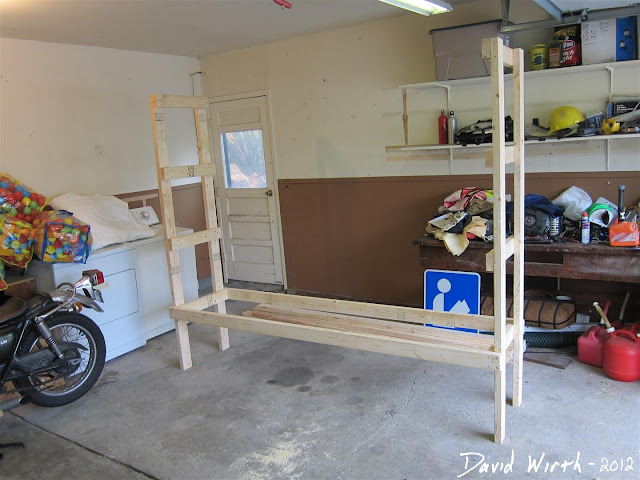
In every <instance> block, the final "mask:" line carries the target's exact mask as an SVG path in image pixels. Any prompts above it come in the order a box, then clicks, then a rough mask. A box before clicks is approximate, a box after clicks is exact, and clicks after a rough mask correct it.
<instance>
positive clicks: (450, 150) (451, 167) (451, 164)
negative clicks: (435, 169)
mask: <svg viewBox="0 0 640 480" xmlns="http://www.w3.org/2000/svg"><path fill="white" fill-rule="evenodd" d="M449 175H453V148H450V149H449Z"/></svg>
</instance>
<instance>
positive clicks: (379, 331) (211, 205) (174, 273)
mask: <svg viewBox="0 0 640 480" xmlns="http://www.w3.org/2000/svg"><path fill="white" fill-rule="evenodd" d="M483 55H486V56H488V57H490V58H491V64H492V70H491V71H492V77H491V79H492V95H493V100H492V111H493V121H494V125H495V127H494V130H495V135H494V139H498V140H496V143H494V144H493V149H492V152H491V154H490V155H487V161H489V160H490V161H491V165H492V167H493V178H494V186H493V189H494V218H495V219H496V221H495V223H494V238H496V239H497V240H496V242H495V244H494V249H493V250H492V251H491V252H490V256H488V258H489V260H490V261H491V262H492V267H493V271H494V289H495V294H494V295H495V301H494V308H495V311H494V315H492V316H488V315H462V314H457V313H450V312H434V311H430V310H424V309H419V308H409V307H401V306H392V305H381V304H374V303H364V302H354V301H345V300H335V299H327V298H316V297H305V296H297V295H289V294H282V293H271V292H262V291H254V290H242V289H234V288H224V286H223V284H222V278H223V277H222V263H221V261H220V243H219V242H220V230H219V228H218V225H217V217H216V204H215V197H214V191H213V172H214V171H215V169H214V168H212V166H210V165H209V164H211V155H210V150H209V137H208V127H207V120H208V118H209V112H208V107H207V106H208V100H207V99H206V97H179V96H156V95H152V96H151V97H150V104H151V121H152V126H153V140H154V147H155V153H156V164H157V167H158V185H159V190H160V203H161V211H162V219H163V224H164V228H165V233H166V237H167V240H166V242H165V246H166V250H167V258H168V259H169V262H168V263H169V267H168V268H169V276H170V278H171V282H170V285H171V290H172V295H173V304H174V306H173V307H171V308H170V309H169V313H170V316H171V318H173V319H174V321H175V322H176V334H177V339H178V353H179V357H180V367H181V368H182V369H187V368H189V367H191V365H192V360H191V351H190V347H189V335H188V323H189V322H193V323H199V324H205V325H211V326H215V327H217V328H218V338H219V344H220V348H221V349H225V348H227V347H228V346H229V337H228V329H229V328H231V329H234V330H240V331H246V332H253V333H260V334H264V335H273V336H278V337H283V338H290V339H296V340H305V341H309V342H315V343H322V344H327V345H335V346H341V347H347V348H354V349H359V350H366V351H371V352H379V353H386V354H391V355H397V356H403V357H409V358H418V359H422V360H428V361H436V362H444V363H451V364H455V365H463V366H468V367H475V368H482V369H487V370H492V371H493V372H494V405H495V411H494V418H495V425H494V439H495V441H496V442H498V443H501V442H502V441H503V439H504V436H505V405H506V368H507V363H509V362H512V363H513V380H514V388H513V405H515V406H519V405H520V403H521V400H522V362H523V333H524V321H523V317H522V313H523V300H524V299H523V290H522V288H523V283H524V277H523V273H524V268H523V264H524V251H523V244H524V242H523V240H524V239H523V234H524V228H523V225H522V222H517V223H516V229H515V230H516V231H515V233H514V236H513V237H512V238H511V239H509V241H508V242H507V241H506V239H505V235H504V228H505V226H506V219H505V175H506V160H505V157H506V153H505V152H506V147H505V142H504V135H503V132H504V69H503V68H502V67H503V64H504V63H505V59H506V62H507V63H509V64H510V65H513V67H514V72H515V73H514V75H513V79H514V104H515V105H516V111H515V115H514V117H515V118H514V135H515V142H514V145H513V147H510V149H509V151H510V155H509V157H510V158H509V161H511V162H512V163H513V164H514V171H515V174H514V203H515V214H516V218H521V219H524V100H523V99H524V85H523V66H524V54H523V52H522V50H512V49H509V48H507V47H504V46H503V45H502V40H501V39H499V38H495V39H491V40H490V41H489V40H487V41H484V42H483ZM174 107H176V108H193V110H194V114H195V119H196V122H195V125H196V135H197V139H198V152H199V159H200V165H194V166H190V167H187V168H184V167H179V168H177V167H169V162H168V156H167V145H166V133H165V125H164V112H163V109H164V108H174ZM202 165H207V166H206V167H203V166H202ZM181 175H184V176H188V177H192V176H198V175H202V184H203V196H204V203H205V212H206V215H207V229H206V230H204V231H203V232H196V233H195V234H192V235H190V236H188V237H181V238H185V240H183V241H180V240H178V239H177V238H176V227H175V214H174V208H173V197H172V195H171V185H170V179H175V178H178V177H179V176H181ZM197 243H208V244H209V248H210V254H211V255H210V256H211V272H212V277H213V285H214V291H213V293H211V294H209V295H205V296H203V297H200V298H198V299H197V300H195V301H193V302H190V303H188V304H185V303H184V295H183V292H182V285H181V277H180V260H179V256H178V250H177V249H179V248H182V247H184V246H187V245H194V244H197ZM488 255H489V254H488ZM510 255H513V256H514V258H515V261H514V264H515V266H514V270H515V272H514V318H513V319H509V318H507V316H506V268H507V267H506V261H507V259H508V257H509V256H510ZM229 300H237V301H244V302H250V303H253V304H258V306H257V307H255V308H254V309H253V310H251V311H250V312H245V313H244V314H243V315H242V316H240V315H230V314H227V313H226V302H227V301H229ZM425 323H429V324H434V325H439V326H445V327H456V328H459V327H460V328H471V329H477V330H481V331H490V332H493V336H489V335H485V334H481V333H468V332H463V331H459V330H446V329H439V328H435V327H426V326H424V324H425Z"/></svg>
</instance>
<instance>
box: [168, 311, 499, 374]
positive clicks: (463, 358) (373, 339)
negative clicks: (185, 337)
mask: <svg viewBox="0 0 640 480" xmlns="http://www.w3.org/2000/svg"><path fill="white" fill-rule="evenodd" d="M170 313H171V316H172V317H173V318H174V319H179V320H181V321H185V322H194V323H200V324H204V325H215V326H218V327H227V328H233V329H234V330H240V331H244V332H253V333H259V334H262V335H273V336H276V337H283V338H290V339H294V340H305V341H308V342H314V343H323V344H326V345H335V346H338V347H348V348H354V349H356V350H367V351H370V352H378V353H387V354H391V355H398V356H401V357H409V358H417V359H420V360H429V361H437V362H444V363H451V364H454V365H463V366H469V367H476V368H483V369H488V370H494V369H496V368H498V365H499V362H500V355H499V354H498V353H496V352H491V351H487V350H485V349H484V348H481V349H479V348H475V347H473V346H460V345H453V344H451V345H442V344H436V343H430V342H428V341H415V340H407V339H402V338H393V337H387V336H385V335H378V334H372V333H360V332H353V331H339V330H336V329H333V328H328V327H316V326H311V325H295V324H289V323H283V322H278V321H273V320H264V319H261V318H251V317H241V316H239V315H230V314H221V313H217V312H206V311H194V310H191V309H189V308H184V307H172V308H170Z"/></svg>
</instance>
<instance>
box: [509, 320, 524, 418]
mask: <svg viewBox="0 0 640 480" xmlns="http://www.w3.org/2000/svg"><path fill="white" fill-rule="evenodd" d="M523 353H524V341H523V337H522V328H521V329H520V332H517V333H515V336H514V339H513V398H512V400H511V404H512V405H513V406H514V407H519V406H520V405H522V364H523Z"/></svg>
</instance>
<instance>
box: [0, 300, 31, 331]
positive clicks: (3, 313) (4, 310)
mask: <svg viewBox="0 0 640 480" xmlns="http://www.w3.org/2000/svg"><path fill="white" fill-rule="evenodd" d="M26 310H27V301H26V300H23V299H22V298H18V297H9V300H7V301H6V302H5V303H4V304H3V305H1V306H0V324H2V323H5V322H8V321H9V320H12V319H14V318H16V317H17V316H19V315H22V314H23V313H24V312H25V311H26Z"/></svg>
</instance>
